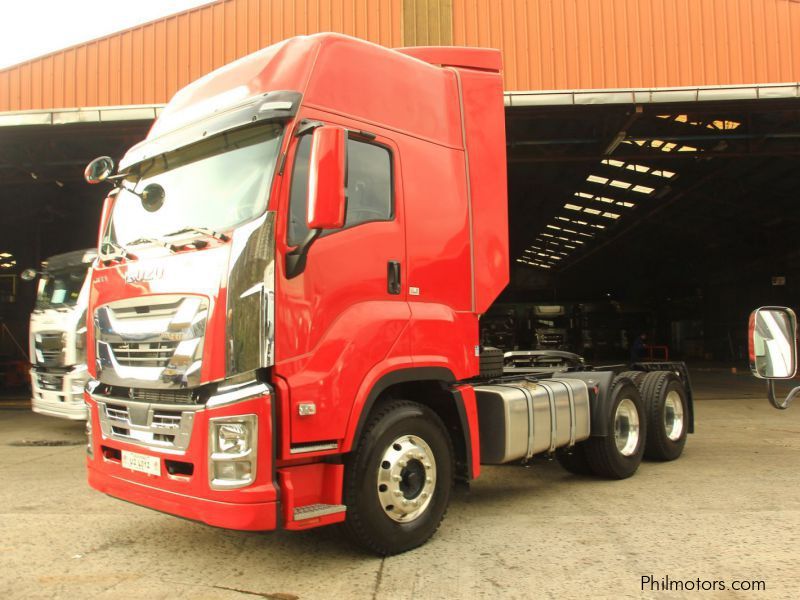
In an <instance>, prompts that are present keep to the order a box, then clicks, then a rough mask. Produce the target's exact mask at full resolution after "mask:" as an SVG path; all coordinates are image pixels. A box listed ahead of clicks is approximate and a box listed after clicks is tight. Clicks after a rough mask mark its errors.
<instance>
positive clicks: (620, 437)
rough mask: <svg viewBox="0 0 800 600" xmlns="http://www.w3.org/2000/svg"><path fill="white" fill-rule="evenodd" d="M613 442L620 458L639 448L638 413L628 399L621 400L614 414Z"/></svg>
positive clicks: (631, 401)
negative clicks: (620, 455)
mask: <svg viewBox="0 0 800 600" xmlns="http://www.w3.org/2000/svg"><path fill="white" fill-rule="evenodd" d="M614 440H615V442H616V444H617V450H618V451H619V453H620V454H622V456H631V455H632V454H634V453H635V452H636V448H637V447H638V446H639V413H638V411H637V410H636V404H635V403H634V402H633V400H631V399H630V398H623V399H622V401H621V402H620V403H619V404H618V405H617V410H616V413H615V414H614Z"/></svg>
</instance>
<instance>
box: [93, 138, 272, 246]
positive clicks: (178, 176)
mask: <svg viewBox="0 0 800 600" xmlns="http://www.w3.org/2000/svg"><path fill="white" fill-rule="evenodd" d="M281 131H282V127H280V126H279V125H275V124H268V125H261V126H256V127H247V128H245V129H239V130H236V131H232V132H229V133H223V134H221V135H218V136H215V137H213V138H210V139H208V140H204V141H202V142H199V143H197V144H192V145H191V146H187V147H185V148H181V149H179V150H176V151H175V152H170V153H168V154H162V155H160V156H157V157H154V158H152V159H149V160H146V161H144V162H142V163H140V164H139V165H138V166H136V167H134V168H133V170H132V171H131V172H130V173H129V175H128V177H127V178H126V183H125V185H127V186H129V187H133V186H135V187H134V191H135V192H137V193H141V192H142V190H144V189H145V187H147V186H148V185H150V184H153V183H157V184H159V185H160V186H161V187H162V188H163V189H164V200H163V203H160V204H157V205H155V206H153V205H150V206H149V207H148V208H149V210H148V209H146V208H145V207H144V206H143V204H142V200H141V198H139V196H137V195H136V194H134V193H132V192H130V191H128V190H125V189H123V190H122V191H120V193H119V195H118V196H117V200H116V202H115V203H114V212H113V213H112V216H111V221H110V224H109V229H108V231H107V233H106V240H107V241H110V242H112V243H114V244H117V245H119V246H125V245H127V244H130V243H131V242H134V241H136V240H141V239H148V238H149V239H153V238H159V237H161V236H165V235H168V234H171V233H175V232H177V231H180V230H183V229H186V228H196V227H199V228H205V229H210V230H216V231H223V230H226V229H230V228H232V227H235V226H236V225H239V224H241V223H244V222H245V221H249V220H251V219H253V218H255V217H257V216H258V215H260V214H261V213H262V212H263V211H264V209H265V208H266V203H267V195H268V190H269V185H270V183H271V181H272V174H273V172H274V170H275V163H276V159H277V157H278V150H279V148H280V135H281Z"/></svg>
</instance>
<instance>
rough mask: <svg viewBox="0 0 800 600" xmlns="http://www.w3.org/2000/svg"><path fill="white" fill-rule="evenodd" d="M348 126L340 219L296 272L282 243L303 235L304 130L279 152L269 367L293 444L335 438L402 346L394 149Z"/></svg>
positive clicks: (401, 238) (402, 251) (401, 253)
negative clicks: (290, 270) (281, 170)
mask: <svg viewBox="0 0 800 600" xmlns="http://www.w3.org/2000/svg"><path fill="white" fill-rule="evenodd" d="M326 124H331V125H340V126H341V124H338V123H326ZM349 130H350V133H349V134H348V139H347V142H346V154H347V177H346V196H347V206H346V216H345V225H344V227H343V228H341V229H338V230H333V231H324V232H322V234H321V235H320V236H319V237H318V238H317V239H316V240H315V241H314V242H313V243H312V244H311V246H310V248H309V250H308V254H307V257H306V261H305V266H304V268H303V270H302V272H300V273H299V274H296V275H294V276H291V277H290V276H288V275H287V273H286V262H285V258H284V257H285V255H286V252H288V251H290V250H291V249H292V248H295V247H297V245H298V244H300V243H301V242H302V241H303V240H304V239H305V238H306V236H307V235H308V228H307V226H306V208H307V192H308V172H309V159H310V149H311V139H312V136H313V131H308V132H307V133H304V134H302V135H300V136H299V137H296V139H294V140H292V143H291V144H292V145H291V146H290V151H289V155H288V158H287V161H286V165H287V171H288V176H285V177H284V183H283V185H282V192H281V193H282V194H283V202H282V206H283V210H282V215H281V217H280V218H281V220H282V221H283V227H279V229H278V236H279V238H280V239H279V240H278V241H277V247H278V249H279V257H280V258H279V260H278V266H277V272H276V306H275V319H276V329H275V343H276V345H275V351H276V354H275V356H276V365H275V373H276V375H278V376H280V377H282V378H283V379H285V381H286V383H287V384H288V387H289V396H290V400H289V407H288V410H289V419H288V421H289V424H290V429H291V444H292V445H296V444H304V443H309V442H331V443H332V442H334V441H336V440H340V439H342V438H343V437H344V434H345V428H346V426H347V422H348V419H349V418H350V414H351V411H352V408H353V403H354V399H355V398H356V395H357V394H358V392H359V388H360V387H361V385H362V382H364V381H365V378H367V377H368V376H369V375H370V374H371V373H374V372H375V371H376V370H378V371H379V370H381V368H382V367H381V365H383V364H384V363H386V361H388V360H390V358H391V357H392V356H397V355H408V354H410V348H409V347H407V343H406V342H405V341H401V340H405V336H403V335H402V334H403V331H404V330H405V329H406V328H407V326H408V321H409V318H410V311H409V307H408V303H407V298H406V287H407V286H406V280H405V276H406V273H405V271H406V269H405V264H406V247H405V230H404V224H403V206H402V189H401V186H400V181H401V177H400V164H399V157H398V150H397V147H396V146H395V144H394V143H393V142H392V140H391V139H389V138H388V137H386V136H384V135H382V134H381V133H380V132H374V134H373V132H370V133H366V134H365V132H363V131H361V130H362V127H361V126H358V127H353V126H352V125H351V126H350V127H349ZM353 130H355V131H357V132H358V133H353ZM283 420H284V422H286V420H287V419H286V418H284V419H283Z"/></svg>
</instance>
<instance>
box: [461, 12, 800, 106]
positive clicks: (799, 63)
mask: <svg viewBox="0 0 800 600" xmlns="http://www.w3.org/2000/svg"><path fill="white" fill-rule="evenodd" d="M453 43H454V44H456V45H464V46H486V47H492V48H500V49H501V50H502V51H503V57H504V60H505V78H506V79H505V88H506V89H507V90H540V89H541V90H563V89H596V88H651V87H659V88H660V87H682V86H710V85H729V84H740V83H746V84H750V83H774V82H780V81H800V3H798V2H797V1H796V0H453Z"/></svg>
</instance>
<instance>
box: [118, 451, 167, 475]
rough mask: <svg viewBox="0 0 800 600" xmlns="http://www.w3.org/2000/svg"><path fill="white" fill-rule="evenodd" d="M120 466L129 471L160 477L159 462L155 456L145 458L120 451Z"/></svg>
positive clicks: (134, 453) (133, 453) (141, 455)
mask: <svg viewBox="0 0 800 600" xmlns="http://www.w3.org/2000/svg"><path fill="white" fill-rule="evenodd" d="M122 466H123V467H125V468H126V469H130V470H131V471H138V472H139V473H147V474H148V475H161V460H160V459H159V458H158V457H156V456H147V455H146V454H139V453H138V452H128V451H127V450H123V451H122Z"/></svg>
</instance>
